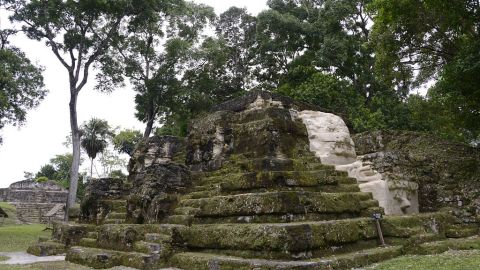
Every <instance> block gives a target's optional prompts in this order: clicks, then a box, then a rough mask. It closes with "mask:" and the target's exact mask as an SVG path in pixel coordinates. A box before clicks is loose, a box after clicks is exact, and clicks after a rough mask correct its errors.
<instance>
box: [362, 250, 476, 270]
mask: <svg viewBox="0 0 480 270" xmlns="http://www.w3.org/2000/svg"><path fill="white" fill-rule="evenodd" d="M365 269H368V270H479V269H480V250H469V251H448V252H445V253H443V254H438V255H427V256H404V257H398V258H395V259H392V260H388V261H385V262H382V263H379V264H377V265H374V266H371V267H367V268H365Z"/></svg>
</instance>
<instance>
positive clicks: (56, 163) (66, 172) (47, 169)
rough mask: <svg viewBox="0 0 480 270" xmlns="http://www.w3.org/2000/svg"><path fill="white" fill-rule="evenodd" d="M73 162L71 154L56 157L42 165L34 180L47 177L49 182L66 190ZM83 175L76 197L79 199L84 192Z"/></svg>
mask: <svg viewBox="0 0 480 270" xmlns="http://www.w3.org/2000/svg"><path fill="white" fill-rule="evenodd" d="M72 162H73V156H72V154H63V155H56V156H55V157H53V158H51V159H50V162H49V163H48V164H45V165H43V166H42V167H41V168H40V170H39V171H38V172H37V173H36V174H35V178H42V177H47V178H48V179H49V180H53V181H55V182H57V183H58V184H60V185H61V186H63V187H64V188H68V187H69V185H70V169H71V166H72ZM32 178H33V174H32ZM83 179H85V175H80V181H79V185H78V190H77V195H78V197H79V198H80V199H81V198H83V194H84V192H85V184H84V183H83Z"/></svg>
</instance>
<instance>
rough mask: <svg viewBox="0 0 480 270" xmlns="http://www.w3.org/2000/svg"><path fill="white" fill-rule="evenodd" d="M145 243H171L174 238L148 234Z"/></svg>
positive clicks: (159, 234) (160, 234)
mask: <svg viewBox="0 0 480 270" xmlns="http://www.w3.org/2000/svg"><path fill="white" fill-rule="evenodd" d="M145 241H148V242H152V243H171V242H172V236H170V235H166V234H162V233H146V234H145Z"/></svg>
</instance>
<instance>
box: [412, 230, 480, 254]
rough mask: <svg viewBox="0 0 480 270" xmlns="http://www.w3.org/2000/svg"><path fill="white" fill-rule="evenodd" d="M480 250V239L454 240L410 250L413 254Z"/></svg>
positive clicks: (437, 242) (431, 243) (474, 237)
mask: <svg viewBox="0 0 480 270" xmlns="http://www.w3.org/2000/svg"><path fill="white" fill-rule="evenodd" d="M450 249H453V250H469V249H480V237H479V236H478V235H477V236H471V237H467V238H454V239H446V240H440V241H434V242H427V243H422V244H419V245H416V246H415V247H412V248H410V249H409V252H410V253H412V254H425V255H426V254H438V253H442V252H445V251H447V250H450Z"/></svg>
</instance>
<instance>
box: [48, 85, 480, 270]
mask: <svg viewBox="0 0 480 270" xmlns="http://www.w3.org/2000/svg"><path fill="white" fill-rule="evenodd" d="M262 95H264V98H265V99H268V95H267V96H265V95H266V94H262ZM259 98H260V96H259ZM259 98H257V97H256V96H248V97H246V98H245V99H244V100H236V101H234V102H231V103H226V104H225V105H222V106H220V107H221V108H223V110H222V111H217V112H214V113H212V114H210V115H208V116H206V117H204V118H201V119H199V120H197V121H195V122H193V123H192V127H191V130H190V133H189V137H188V139H187V140H186V146H185V147H183V146H182V145H183V144H182V143H176V141H175V139H174V138H172V137H168V138H160V137H153V138H150V139H148V140H146V141H145V142H144V143H142V144H140V145H139V146H138V147H137V151H136V153H134V155H133V158H132V160H131V161H130V165H129V168H130V176H129V179H130V183H129V184H131V185H132V186H131V190H130V188H129V191H130V195H129V196H128V197H127V198H128V199H127V201H125V200H123V198H124V197H122V196H123V195H122V196H117V197H115V198H117V199H110V200H107V201H100V203H99V204H98V203H97V202H98V199H96V197H95V196H92V197H91V204H90V205H89V204H83V205H84V209H86V210H87V211H86V212H87V213H88V214H89V215H90V216H91V217H92V219H93V220H96V219H95V218H96V217H97V216H98V215H99V214H100V216H103V213H104V214H105V215H104V217H105V218H104V220H103V222H99V223H98V224H99V225H98V226H94V225H80V224H77V225H72V224H59V225H57V227H56V228H55V230H54V236H55V240H56V241H57V242H58V243H63V244H64V245H65V246H66V247H67V248H68V250H67V256H66V259H67V260H68V261H71V262H74V263H79V264H82V265H88V266H90V267H93V268H110V267H113V266H119V265H124V266H128V267H133V268H138V269H158V268H161V267H178V268H181V269H184V270H230V269H235V270H244V269H245V270H253V269H255V270H273V269H292V270H293V269H295V270H299V269H350V268H353V267H361V266H365V265H368V264H371V263H375V262H378V261H382V260H386V259H389V258H393V257H396V256H400V255H403V254H408V253H421V254H432V253H436V252H443V251H444V250H445V249H446V248H447V249H448V248H456V249H471V248H480V242H479V239H478V237H472V236H474V235H476V234H478V227H475V226H470V225H464V224H463V223H462V222H461V221H460V220H457V219H456V218H455V217H454V216H453V215H451V214H450V213H449V212H447V211H443V212H436V213H422V214H417V215H405V216H384V217H383V219H381V220H380V224H381V230H382V232H383V236H384V238H385V241H386V246H383V247H380V246H379V240H378V239H379V237H378V232H377V229H376V224H375V221H374V220H373V219H372V215H373V214H374V213H375V214H383V208H380V207H379V204H378V202H377V201H376V200H374V199H373V197H372V194H371V193H364V192H361V191H360V189H359V186H358V184H357V181H356V179H354V178H350V177H348V174H347V173H346V172H342V171H337V170H335V167H334V166H329V165H325V164H322V163H321V161H320V159H318V158H317V157H315V155H314V154H313V153H312V152H310V151H309V139H308V133H307V130H306V128H305V125H304V124H303V123H302V122H301V121H300V120H298V119H296V118H295V117H293V116H292V114H291V111H290V110H302V107H301V106H303V105H298V104H294V103H292V101H289V100H286V99H285V98H280V99H279V100H280V101H281V103H280V101H277V100H263V101H262V100H260V101H259V100H258V99H259ZM270 99H272V97H270ZM279 104H280V105H279ZM228 108H230V109H228ZM172 145H175V147H174V148H175V149H176V148H178V149H180V148H182V147H183V150H184V151H185V149H186V155H185V164H179V163H178V159H173V158H171V157H175V156H179V155H176V154H175V151H174V150H172V149H174V148H171V146H172ZM180 146H182V147H180ZM139 149H140V150H139ZM142 151H143V152H142ZM340 154H341V153H340ZM187 166H188V167H187ZM189 169H190V170H189ZM104 182H105V181H104ZM111 182H112V183H115V182H114V181H111ZM100 183H103V182H100ZM105 183H106V184H105V185H103V184H102V185H101V187H102V188H103V189H104V190H106V191H109V190H111V189H108V188H107V182H105ZM117 186H118V185H117ZM116 190H121V191H122V192H120V193H118V194H123V191H125V190H126V189H125V188H122V187H117V189H116ZM115 194H117V193H115ZM94 203H95V204H94ZM91 205H101V206H102V207H100V210H99V211H93V210H95V209H96V208H95V207H92V206H91ZM91 209H93V210H92V211H90V210H91ZM102 209H108V211H103V210H102ZM102 211H103V212H102ZM132 220H135V221H136V222H137V223H152V224H128V223H129V222H132Z"/></svg>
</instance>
